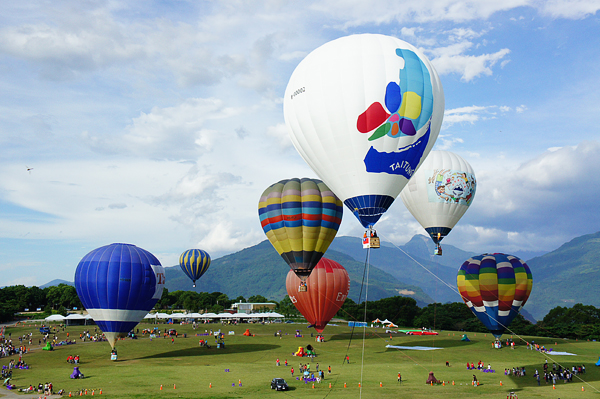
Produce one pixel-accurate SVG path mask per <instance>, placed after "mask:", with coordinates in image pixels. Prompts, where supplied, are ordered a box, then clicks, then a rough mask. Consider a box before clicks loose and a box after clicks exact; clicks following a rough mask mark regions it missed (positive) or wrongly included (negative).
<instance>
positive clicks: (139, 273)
mask: <svg viewBox="0 0 600 399" xmlns="http://www.w3.org/2000/svg"><path fill="white" fill-rule="evenodd" d="M164 286H165V272H164V269H163V267H162V266H161V264H160V262H159V261H158V259H156V257H155V256H154V255H152V254H151V253H150V252H148V251H146V250H144V249H142V248H139V247H136V246H135V245H131V244H110V245H106V246H104V247H100V248H97V249H95V250H93V251H92V252H90V253H88V254H87V255H85V256H84V257H83V259H81V261H80V262H79V264H78V265H77V270H76V271H75V289H76V290H77V295H78V296H79V299H80V300H81V303H82V304H83V306H84V307H85V308H86V310H87V311H88V313H89V314H90V316H92V318H93V319H94V321H95V322H96V324H97V325H98V327H99V328H100V329H101V330H102V332H104V335H105V336H106V338H107V339H108V342H109V343H110V346H111V347H112V348H113V349H114V346H115V343H116V341H117V339H118V338H122V337H125V336H127V333H128V332H129V331H131V330H132V329H133V328H134V327H135V326H136V325H137V324H138V323H139V322H140V320H142V319H143V318H144V316H146V314H148V312H149V311H150V310H151V309H152V308H153V307H154V305H155V304H156V302H158V300H159V299H160V297H161V295H162V292H163V288H164Z"/></svg>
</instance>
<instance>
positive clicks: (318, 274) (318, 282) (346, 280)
mask: <svg viewBox="0 0 600 399" xmlns="http://www.w3.org/2000/svg"><path fill="white" fill-rule="evenodd" d="M299 284H300V279H299V278H298V277H297V276H296V275H295V274H294V272H293V271H291V270H290V271H289V272H288V275H287V278H286V280H285V287H286V289H287V293H288V295H289V297H290V300H291V301H292V303H293V304H294V306H296V309H298V311H299V312H300V313H302V315H303V316H304V317H305V318H306V320H307V321H308V322H309V323H310V324H311V326H312V327H314V328H315V330H317V332H319V333H321V332H323V330H324V329H325V326H326V325H327V323H329V320H331V318H332V317H333V316H335V314H336V313H337V311H338V310H340V308H341V307H342V305H343V304H344V301H345V300H346V298H347V297H348V291H349V290H350V277H349V276H348V272H347V271H346V269H344V267H343V266H342V265H340V264H339V263H337V262H335V261H333V260H331V259H327V258H321V260H320V261H319V263H318V264H317V266H316V267H315V268H314V269H313V271H312V273H311V274H310V276H309V277H308V278H307V279H306V284H307V286H308V289H307V290H306V291H302V292H299V291H298V286H299Z"/></svg>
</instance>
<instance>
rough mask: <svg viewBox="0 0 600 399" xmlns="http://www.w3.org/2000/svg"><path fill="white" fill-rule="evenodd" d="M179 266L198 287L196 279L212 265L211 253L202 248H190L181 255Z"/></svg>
mask: <svg viewBox="0 0 600 399" xmlns="http://www.w3.org/2000/svg"><path fill="white" fill-rule="evenodd" d="M179 266H180V267H181V270H183V272H184V273H185V274H186V275H187V276H188V277H189V278H190V279H191V280H192V282H193V286H194V287H196V280H198V279H200V277H202V275H203V274H204V273H206V271H207V270H208V267H209V266H210V255H209V254H208V252H206V251H203V250H201V249H188V250H187V251H185V252H184V253H182V254H181V256H180V257H179Z"/></svg>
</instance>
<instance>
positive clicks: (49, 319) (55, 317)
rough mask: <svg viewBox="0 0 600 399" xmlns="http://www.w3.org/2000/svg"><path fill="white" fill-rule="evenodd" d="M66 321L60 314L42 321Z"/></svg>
mask: <svg viewBox="0 0 600 399" xmlns="http://www.w3.org/2000/svg"><path fill="white" fill-rule="evenodd" d="M65 319H66V317H65V316H63V315H60V314H53V315H51V316H48V317H46V318H45V319H44V320H46V321H64V320H65Z"/></svg>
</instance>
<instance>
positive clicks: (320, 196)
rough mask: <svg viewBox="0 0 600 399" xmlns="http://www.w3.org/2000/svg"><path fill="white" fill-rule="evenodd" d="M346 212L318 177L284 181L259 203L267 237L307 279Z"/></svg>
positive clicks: (266, 191) (268, 190)
mask: <svg viewBox="0 0 600 399" xmlns="http://www.w3.org/2000/svg"><path fill="white" fill-rule="evenodd" d="M342 214H343V204H342V202H341V201H340V200H339V199H338V198H337V197H336V195H335V194H334V193H333V192H332V191H331V190H330V189H329V188H328V187H327V185H325V183H323V182H322V181H321V180H317V179H308V178H303V179H297V178H294V179H289V180H282V181H280V182H278V183H275V184H273V185H271V186H270V187H269V188H267V189H266V190H265V191H264V192H263V193H262V195H261V197H260V201H259V203H258V216H259V218H260V223H261V226H262V228H263V231H264V232H265V234H266V235H267V238H268V239H269V241H270V242H271V244H272V245H273V247H274V248H275V250H276V251H277V253H278V254H279V255H281V257H282V258H283V259H284V260H285V262H286V263H287V264H288V265H289V266H290V267H291V269H292V270H293V271H294V273H296V275H297V276H298V277H300V279H301V280H303V281H305V280H306V278H307V277H308V276H309V275H310V272H311V271H312V269H313V268H314V267H315V266H316V265H317V263H318V262H319V260H320V259H321V257H322V256H323V255H324V254H325V251H327V248H329V244H331V242H332V241H333V239H334V238H335V235H336V234H337V231H338V229H339V227H340V223H342Z"/></svg>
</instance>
